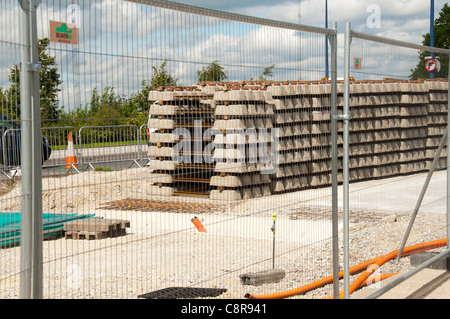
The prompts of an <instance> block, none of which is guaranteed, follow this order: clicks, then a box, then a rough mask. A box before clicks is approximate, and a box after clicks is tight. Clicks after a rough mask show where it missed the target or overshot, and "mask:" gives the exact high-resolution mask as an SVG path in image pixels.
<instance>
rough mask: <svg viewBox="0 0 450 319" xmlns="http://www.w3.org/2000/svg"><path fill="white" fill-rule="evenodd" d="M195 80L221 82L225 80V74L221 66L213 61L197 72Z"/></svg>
mask: <svg viewBox="0 0 450 319" xmlns="http://www.w3.org/2000/svg"><path fill="white" fill-rule="evenodd" d="M197 78H198V82H205V81H223V80H225V79H226V78H227V73H226V72H225V69H224V68H223V66H221V65H220V64H219V63H218V61H217V60H215V61H213V62H211V63H210V64H209V65H208V66H205V67H203V68H202V69H201V70H197Z"/></svg>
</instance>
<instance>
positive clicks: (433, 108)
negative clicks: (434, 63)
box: [425, 80, 448, 169]
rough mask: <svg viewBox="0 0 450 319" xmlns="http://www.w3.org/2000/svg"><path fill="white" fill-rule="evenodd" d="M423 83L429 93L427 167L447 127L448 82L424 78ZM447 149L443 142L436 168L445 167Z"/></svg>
mask: <svg viewBox="0 0 450 319" xmlns="http://www.w3.org/2000/svg"><path fill="white" fill-rule="evenodd" d="M425 85H426V87H427V88H428V94H429V103H428V105H427V106H428V134H427V139H426V162H427V168H429V167H430V166H431V163H432V162H433V159H434V156H435V154H436V151H437V149H438V147H439V143H440V142H441V139H442V136H443V135H444V133H445V129H446V127H447V114H448V83H447V82H444V81H439V80H426V81H425ZM447 149H448V148H447V143H445V144H444V147H443V149H442V151H441V154H440V157H439V160H438V162H437V164H436V169H443V168H446V167H447V163H446V157H447Z"/></svg>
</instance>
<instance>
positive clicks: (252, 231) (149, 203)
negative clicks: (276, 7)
mask: <svg viewBox="0 0 450 319" xmlns="http://www.w3.org/2000/svg"><path fill="white" fill-rule="evenodd" d="M161 3H163V2H161ZM161 3H159V4H161ZM157 4H158V3H157ZM172 5H173V4H172ZM174 6H175V7H174V8H164V7H161V6H153V5H151V3H141V4H137V3H132V2H126V1H117V2H105V1H62V2H61V1H42V2H41V3H40V5H39V7H38V9H37V34H38V40H39V41H38V43H39V49H40V53H41V61H40V63H41V83H42V85H43V87H41V126H42V133H43V136H45V137H46V140H47V141H48V143H49V145H51V147H52V153H51V155H50V157H49V158H48V160H45V161H44V164H43V167H42V176H43V177H42V211H43V223H44V229H45V234H46V235H45V237H44V238H45V240H44V242H43V248H42V251H43V252H42V255H43V259H42V261H41V262H42V267H43V271H42V290H43V297H44V298H154V297H150V296H157V297H158V298H174V297H173V296H174V294H173V293H172V294H171V293H170V292H173V290H174V289H175V290H177V289H178V290H177V293H178V295H177V296H180V293H181V295H182V296H185V297H186V296H187V297H189V296H192V293H194V292H198V289H200V290H201V289H203V290H201V291H202V292H205V291H207V292H209V293H210V295H208V294H206V295H205V296H210V297H211V296H212V295H211V293H213V292H212V291H215V289H216V290H218V291H220V294H218V295H217V296H216V297H218V298H244V296H245V294H246V293H250V294H256V293H258V294H259V293H269V292H276V291H280V290H286V289H291V288H293V287H296V286H297V285H303V284H307V283H308V282H309V281H311V280H312V279H313V278H320V277H322V276H326V275H329V272H330V271H331V249H332V247H331V219H330V216H331V207H330V205H329V203H328V200H329V198H330V196H331V192H330V188H329V186H330V183H331V178H330V169H331V168H330V164H329V161H330V147H331V146H330V128H329V126H330V108H331V88H330V81H326V80H323V81H321V79H322V78H323V77H324V75H325V69H324V68H325V67H324V66H325V63H324V60H325V45H324V44H325V39H326V36H327V35H328V36H330V35H333V31H330V30H323V29H317V30H316V29H314V28H311V30H310V29H309V28H307V27H303V28H302V26H297V25H289V24H285V25H282V26H279V25H278V22H274V21H269V20H264V21H260V22H261V23H259V22H258V21H253V20H252V19H251V18H249V17H242V16H239V15H232V19H230V18H229V17H225V16H224V17H218V16H214V15H212V16H211V15H208V14H204V12H203V11H202V10H200V11H201V12H200V14H198V13H199V12H197V13H195V11H194V12H191V13H189V12H186V11H185V10H181V9H183V8H184V7H181V5H179V7H177V4H175V5H174ZM5 8H7V10H9V11H11V10H12V11H14V12H17V13H19V12H20V7H19V5H18V4H17V3H16V2H14V1H12V2H10V3H8V4H5ZM178 9H180V10H178ZM216 13H217V12H216ZM10 16H11V15H10ZM246 19H247V20H246ZM13 20H14V21H13ZM17 20H19V19H13V18H11V22H12V23H11V26H9V27H8V28H9V29H10V30H13V29H14V25H15V23H16V22H15V21H17ZM75 26H76V28H75ZM315 31H320V32H315ZM5 37H6V35H5ZM72 41H76V43H75V44H73V43H72ZM1 45H2V52H5V53H4V57H5V59H4V60H5V62H4V63H3V59H2V69H1V70H2V73H1V74H2V79H1V81H2V82H1V83H2V92H3V95H2V107H3V108H2V112H3V113H4V114H7V115H10V116H11V117H12V119H13V120H15V121H17V123H18V124H19V125H20V124H21V120H20V119H21V117H20V112H19V111H17V110H20V103H19V102H18V100H17V98H16V99H9V97H11V96H16V95H17V92H18V91H13V89H15V90H19V89H20V86H18V82H17V81H14V79H13V78H12V75H15V74H16V73H17V72H16V73H14V69H15V66H20V61H18V60H17V54H14V53H13V52H12V51H11V50H9V49H8V50H6V49H5V50H3V47H5V48H9V47H12V48H14V49H17V50H18V48H19V47H20V42H19V41H18V38H17V37H12V36H11V37H9V36H8V37H6V38H5V40H4V41H2V42H1ZM10 52H11V53H10ZM19 70H20V68H19ZM45 84H48V85H49V87H44V86H45ZM44 88H45V90H44ZM5 92H6V93H7V94H4V93H5ZM15 94H16V95H15ZM10 100H11V101H13V102H14V103H12V104H11V103H9V102H8V101H10ZM7 103H9V104H7ZM12 105H15V106H16V108H12ZM107 153H108V154H109V153H111V156H112V157H111V158H105V155H106V154H107ZM140 160H143V161H140ZM130 161H131V162H132V163H136V164H138V165H130ZM112 162H115V164H116V165H115V166H112V164H111V163H112ZM117 162H119V164H117ZM86 166H88V167H89V169H86ZM9 169H10V167H9ZM18 169H19V174H16V175H15V178H14V179H12V178H8V176H7V175H6V174H4V175H5V176H4V181H5V183H6V184H7V185H9V186H5V192H4V194H3V195H2V199H1V202H2V207H3V208H2V212H3V213H2V216H5V218H6V219H7V220H8V222H5V225H7V226H5V227H10V228H14V229H15V231H18V232H19V235H20V226H19V225H20V222H19V220H18V219H17V218H19V219H20V212H21V207H22V196H23V194H22V192H21V174H20V169H21V167H20V165H19V166H18ZM7 170H8V169H5V172H6V171H7ZM10 176H11V175H9V177H10ZM2 234H3V232H2ZM4 234H5V236H6V237H5V238H6V239H4V241H3V242H4V243H5V247H4V249H2V251H1V253H2V259H1V260H2V268H1V269H2V271H1V274H2V275H1V278H2V279H1V286H2V289H1V291H2V292H1V294H2V298H16V297H20V296H21V293H22V292H21V286H20V275H21V273H22V272H23V271H24V270H23V265H21V253H23V250H22V251H21V247H20V245H17V244H18V242H12V241H11V240H9V239H10V237H11V236H12V233H11V231H10V230H6V228H5V233H4ZM8 236H9V238H7V237H8ZM19 239H20V236H19ZM19 243H20V242H19ZM267 274H269V276H268V277H267ZM261 280H263V281H268V282H266V284H264V285H260V284H255V283H259V281H261ZM251 283H253V284H251ZM180 287H182V288H185V289H184V290H179V288H180ZM196 289H197V290H196ZM327 289H328V290H327ZM180 291H181V292H180ZM182 291H184V295H183V293H182ZM325 291H329V288H325ZM149 293H154V294H153V295H149ZM325 294H328V292H325ZM301 297H302V296H301Z"/></svg>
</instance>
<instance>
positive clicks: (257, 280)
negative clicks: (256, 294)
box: [240, 269, 286, 286]
mask: <svg viewBox="0 0 450 319" xmlns="http://www.w3.org/2000/svg"><path fill="white" fill-rule="evenodd" d="M285 275H286V273H285V271H284V270H278V269H271V270H265V271H260V272H253V273H246V274H242V275H241V276H240V278H241V282H242V284H243V285H254V286H258V285H263V284H269V283H275V282H279V281H280V280H282V279H283V278H284V277H285Z"/></svg>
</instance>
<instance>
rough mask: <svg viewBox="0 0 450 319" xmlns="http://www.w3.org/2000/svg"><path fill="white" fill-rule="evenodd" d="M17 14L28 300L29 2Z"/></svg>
mask: <svg viewBox="0 0 450 319" xmlns="http://www.w3.org/2000/svg"><path fill="white" fill-rule="evenodd" d="M18 1H19V4H20V7H21V9H22V10H21V13H20V36H21V41H20V42H21V45H22V46H21V48H20V61H21V67H20V70H21V81H20V104H21V120H22V124H21V125H22V130H21V148H22V151H21V153H22V154H21V160H22V163H21V167H22V216H21V218H22V219H21V238H20V247H21V258H20V267H21V269H20V288H21V290H20V296H21V298H22V299H29V298H31V269H32V248H31V244H32V242H31V238H32V237H31V236H32V235H31V234H32V225H31V224H32V222H31V219H32V216H31V214H32V211H31V205H32V204H31V133H32V130H31V99H30V95H31V86H30V84H31V83H30V81H31V79H30V73H29V72H27V69H26V66H27V63H28V62H29V61H30V1H28V0H18Z"/></svg>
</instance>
